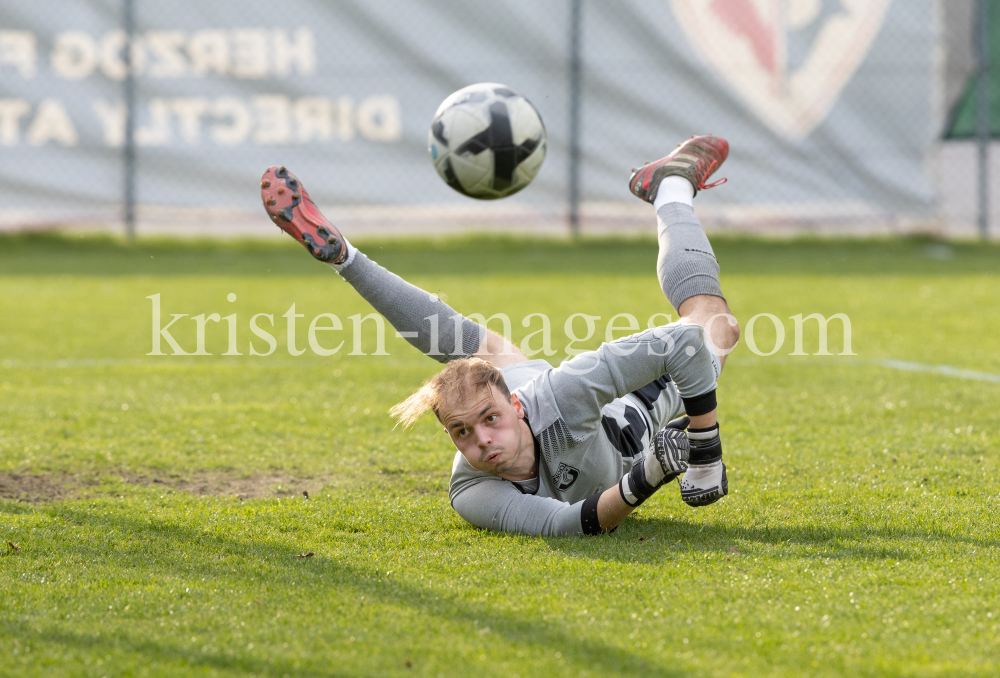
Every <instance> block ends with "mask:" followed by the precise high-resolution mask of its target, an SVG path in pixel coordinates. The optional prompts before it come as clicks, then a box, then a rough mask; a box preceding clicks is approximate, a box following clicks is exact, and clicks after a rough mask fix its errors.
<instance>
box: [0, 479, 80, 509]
mask: <svg viewBox="0 0 1000 678" xmlns="http://www.w3.org/2000/svg"><path fill="white" fill-rule="evenodd" d="M79 489H80V483H79V482H78V481H77V480H76V479H75V478H74V477H73V476H71V475H68V474H58V475H56V474H54V475H33V474H29V473H4V472H0V499H9V500H13V501H29V502H37V501H59V500H62V499H70V498H72V497H74V496H76V494H77V492H78V491H79Z"/></svg>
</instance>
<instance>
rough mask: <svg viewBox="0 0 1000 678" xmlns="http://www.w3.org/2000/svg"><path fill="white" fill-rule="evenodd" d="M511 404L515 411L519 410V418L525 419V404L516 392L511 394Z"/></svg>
mask: <svg viewBox="0 0 1000 678" xmlns="http://www.w3.org/2000/svg"><path fill="white" fill-rule="evenodd" d="M510 404H511V406H513V408H514V411H515V412H517V418H518V419H524V406H523V405H521V401H520V400H518V398H517V394H516V393H511V394H510Z"/></svg>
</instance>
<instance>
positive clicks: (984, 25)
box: [976, 0, 992, 239]
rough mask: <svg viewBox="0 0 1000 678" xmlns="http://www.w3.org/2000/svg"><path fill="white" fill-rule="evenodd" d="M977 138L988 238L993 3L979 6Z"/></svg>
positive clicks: (981, 0)
mask: <svg viewBox="0 0 1000 678" xmlns="http://www.w3.org/2000/svg"><path fill="white" fill-rule="evenodd" d="M976 5H977V7H976V26H977V28H978V29H979V30H978V35H977V36H976V38H977V39H976V60H977V61H978V63H977V64H976V65H977V67H978V68H977V70H978V80H977V82H976V139H977V140H978V143H979V149H978V150H979V235H980V237H981V238H983V239H986V238H988V237H989V229H990V191H989V176H990V168H989V160H990V156H989V153H990V136H991V133H992V130H991V129H990V0H978V2H977V3H976Z"/></svg>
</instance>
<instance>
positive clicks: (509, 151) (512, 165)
mask: <svg viewBox="0 0 1000 678" xmlns="http://www.w3.org/2000/svg"><path fill="white" fill-rule="evenodd" d="M427 146H428V148H427V150H428V151H429V152H430V154H431V160H433V161H434V168H435V169H436V170H437V172H438V174H440V175H441V178H442V179H444V180H445V183H447V184H448V185H449V186H451V187H452V188H454V189H455V190H456V191H458V192H459V193H461V194H463V195H467V196H469V197H470V198H478V199H479V200H496V199H498V198H506V197H507V196H509V195H514V194H515V193H517V192H518V191H520V190H521V189H522V188H524V187H525V186H527V185H528V184H530V183H531V180H532V179H534V178H535V175H536V174H538V170H539V169H541V167H542V161H543V160H545V124H544V123H543V122H542V118H541V116H540V115H538V111H537V110H535V107H534V106H532V105H531V102H530V101H528V100H527V99H525V98H524V97H523V96H521V95H520V94H518V93H517V92H515V91H514V90H512V89H511V88H510V87H506V86H504V85H498V84H497V83H494V82H484V83H479V84H478V85H469V86H468V87H463V88H462V89H460V90H458V91H457V92H455V93H454V94H452V95H451V96H450V97H448V98H447V99H445V100H444V102H442V104H441V106H440V107H438V109H437V113H435V114H434V122H433V123H432V124H431V131H430V133H429V134H428V135H427Z"/></svg>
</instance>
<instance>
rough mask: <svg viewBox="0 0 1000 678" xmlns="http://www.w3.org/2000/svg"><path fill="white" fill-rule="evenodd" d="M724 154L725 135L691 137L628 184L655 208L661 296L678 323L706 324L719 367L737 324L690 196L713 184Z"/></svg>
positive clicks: (726, 150) (737, 333)
mask: <svg viewBox="0 0 1000 678" xmlns="http://www.w3.org/2000/svg"><path fill="white" fill-rule="evenodd" d="M728 155H729V144H728V143H726V140H725V139H721V138H719V137H713V136H704V137H694V138H692V139H689V140H688V141H687V142H685V143H684V144H682V145H681V146H679V147H678V148H677V150H675V151H674V152H673V153H671V154H670V155H668V156H667V157H665V158H663V159H661V160H658V161H656V162H654V163H649V164H647V165H645V166H644V167H642V168H641V169H639V170H637V171H635V172H634V173H633V175H632V179H631V181H630V184H629V187H630V189H631V190H632V193H633V194H634V195H636V196H637V197H639V198H641V199H643V200H645V201H647V202H650V203H652V204H653V206H654V208H655V209H656V216H657V234H658V239H659V245H660V254H659V258H658V260H657V274H658V276H659V279H660V287H661V288H662V289H663V294H664V295H665V296H666V297H667V300H668V301H670V303H671V305H672V306H673V307H674V308H675V309H677V313H678V314H679V315H680V318H681V320H682V321H685V322H693V323H695V324H698V325H701V326H702V327H704V328H705V330H706V334H707V335H708V338H709V340H710V341H711V343H712V348H713V350H714V352H715V353H716V354H717V355H718V357H719V363H720V366H721V364H723V363H724V362H725V359H726V356H727V355H728V353H729V351H731V350H732V348H733V347H734V346H735V345H736V342H737V341H738V340H739V337H740V328H739V325H738V324H737V323H736V318H735V317H733V315H732V312H731V311H730V310H729V306H728V304H726V299H725V297H724V296H723V294H722V286H721V285H720V284H719V263H718V261H717V260H716V258H715V252H713V250H712V245H711V244H710V243H709V241H708V236H706V235H705V230H704V229H703V228H702V226H701V222H700V221H699V220H698V217H697V216H696V215H695V213H694V206H693V200H694V197H695V195H696V194H697V192H698V190H699V189H704V188H711V187H712V186H715V185H717V184H712V185H708V184H707V183H706V182H707V181H708V178H709V177H710V176H711V175H712V174H713V173H714V172H715V171H716V170H718V169H719V167H720V166H721V165H722V163H723V162H725V160H726V157H727V156H728ZM723 181H725V180H723ZM718 183H721V182H718Z"/></svg>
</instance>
